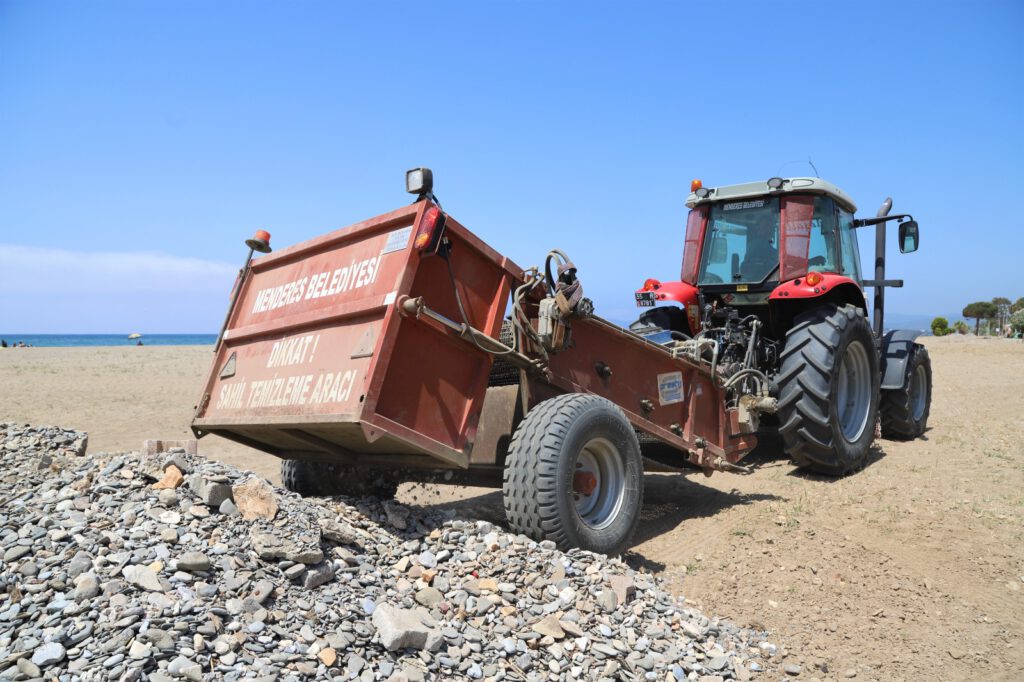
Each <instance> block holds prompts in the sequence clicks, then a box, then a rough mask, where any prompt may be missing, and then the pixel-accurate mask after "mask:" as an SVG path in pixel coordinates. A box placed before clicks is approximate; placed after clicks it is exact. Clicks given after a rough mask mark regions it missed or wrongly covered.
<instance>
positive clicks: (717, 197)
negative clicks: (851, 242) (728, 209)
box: [686, 178, 857, 213]
mask: <svg viewBox="0 0 1024 682" xmlns="http://www.w3.org/2000/svg"><path fill="white" fill-rule="evenodd" d="M781 180H782V187H781V188H779V189H772V188H771V187H769V186H768V180H759V181H757V182H744V183H742V184H739V185H723V186H721V187H707V188H706V189H707V190H708V195H707V196H706V197H698V196H697V194H696V193H695V192H690V196H688V197H686V205H687V207H689V208H693V207H694V206H699V205H701V204H710V203H713V202H716V201H721V200H723V199H747V198H753V197H763V196H772V195H776V194H788V193H800V194H826V195H828V196H830V197H832V198H833V199H834V200H835V201H836V203H838V204H839V205H840V206H841V207H842V208H845V209H847V210H848V211H850V212H851V213H855V212H856V211H857V205H856V204H855V203H853V199H851V198H850V195H848V194H847V193H846V192H844V191H843V190H841V189H839V188H838V187H836V186H835V185H833V184H832V183H831V182H826V181H825V180H822V179H821V178H781Z"/></svg>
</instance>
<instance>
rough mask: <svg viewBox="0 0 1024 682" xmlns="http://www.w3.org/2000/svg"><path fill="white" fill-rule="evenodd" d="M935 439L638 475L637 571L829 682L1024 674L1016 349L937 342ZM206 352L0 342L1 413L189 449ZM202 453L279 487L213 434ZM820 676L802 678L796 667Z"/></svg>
mask: <svg viewBox="0 0 1024 682" xmlns="http://www.w3.org/2000/svg"><path fill="white" fill-rule="evenodd" d="M926 344H927V346H928V348H929V350H930V352H931V355H932V362H933V366H934V372H935V391H934V399H933V406H932V413H931V420H930V424H929V425H930V429H929V431H928V433H927V434H926V437H925V438H923V439H919V440H916V441H912V442H893V441H879V442H878V443H877V447H876V448H875V450H874V453H873V456H872V458H871V459H872V461H871V463H870V464H869V465H868V466H867V468H866V469H864V470H863V471H861V472H858V473H856V474H854V475H852V476H849V477H846V478H843V479H827V478H819V477H811V476H806V475H803V474H801V473H800V472H799V471H798V470H797V469H795V468H794V467H793V466H792V464H791V463H790V462H789V461H788V460H787V459H786V457H785V456H784V455H783V453H782V452H781V448H780V447H779V444H778V443H777V442H772V440H771V439H764V440H763V441H762V445H761V446H760V447H759V448H758V449H757V451H755V453H754V454H753V455H752V457H751V458H750V461H751V462H752V463H753V465H754V466H755V472H754V473H753V474H752V475H750V476H738V475H728V474H716V475H715V476H713V477H711V478H709V479H705V478H704V477H703V476H700V475H699V474H697V475H692V476H670V475H657V476H648V477H647V485H646V488H647V492H646V496H647V498H646V506H645V510H644V520H643V522H642V524H641V530H640V532H639V534H638V537H637V538H636V545H635V547H634V550H633V551H632V552H631V553H630V554H629V555H628V559H629V561H630V562H631V563H632V564H633V565H634V566H636V567H638V568H643V569H645V570H647V571H650V572H653V573H657V574H659V575H661V576H662V577H664V578H665V579H666V580H667V581H668V582H669V584H670V585H671V586H672V588H673V589H674V590H676V591H677V592H678V593H680V594H684V595H685V596H686V597H687V598H689V599H690V600H692V601H693V602H694V603H696V604H697V605H699V606H700V607H701V608H704V609H706V610H707V611H708V612H710V613H715V614H716V615H720V616H723V617H727V618H730V619H733V620H734V621H736V622H738V623H741V624H745V625H747V624H750V625H756V626H759V627H762V626H763V627H765V628H767V629H769V630H770V631H772V632H773V633H776V634H777V635H778V639H779V640H780V641H782V642H783V643H784V644H785V645H786V646H787V647H788V649H789V650H790V651H792V652H793V660H795V661H797V662H799V663H800V664H801V665H803V666H804V669H805V670H811V671H816V674H817V675H818V676H819V677H820V678H822V679H830V678H831V679H839V678H843V677H844V675H846V674H847V673H850V672H852V673H854V674H856V675H857V676H858V679H909V678H913V679H921V678H933V677H938V678H941V679H966V678H969V677H971V676H973V675H975V674H977V673H978V672H979V671H985V674H986V676H989V677H994V678H1004V679H1014V678H1016V679H1019V675H1020V674H1021V670H1022V668H1024V646H1022V645H1021V642H1022V641H1024V549H1022V547H1024V542H1022V540H1024V524H1022V521H1024V492H1022V491H1024V445H1022V444H1024V426H1022V422H1021V420H1020V415H1021V414H1022V413H1024V393H1022V391H1021V377H1022V376H1024V344H1021V343H1019V342H1014V341H1009V340H996V339H974V338H970V337H947V338H943V339H934V338H929V339H927V340H926ZM210 357H211V353H210V349H209V348H208V347H142V348H135V347H129V348H73V349H60V348H32V349H16V350H5V351H0V395H2V396H3V402H2V405H0V420H13V421H18V422H30V423H33V424H58V425H61V426H65V427H70V428H75V429H82V430H86V431H88V432H89V438H90V440H89V450H90V451H91V452H98V451H120V450H131V449H138V448H139V447H140V446H141V444H142V441H143V439H146V438H165V439H168V438H189V437H191V435H190V432H189V430H188V423H189V419H190V416H191V413H192V407H193V405H194V404H195V401H196V398H197V396H198V393H199V390H200V384H201V381H202V379H203V376H204V373H205V372H206V371H207V369H208V363H209V361H210ZM199 451H200V454H203V455H205V456H207V457H210V458H217V459H221V460H224V461H227V462H230V463H232V464H235V465H237V466H240V467H244V468H247V469H250V470H254V471H256V472H258V473H260V474H261V475H263V476H266V477H268V478H270V479H271V480H274V481H275V482H276V481H278V480H279V479H278V462H277V461H276V460H275V459H274V458H273V457H271V456H268V455H265V454H262V453H259V452H256V451H252V450H249V449H247V448H244V447H241V446H238V445H235V444H233V443H230V442H227V441H224V440H222V439H218V438H214V437H210V438H205V439H203V440H202V441H200V449H199ZM400 500H401V501H404V502H406V503H408V504H414V505H420V506H427V507H446V508H449V507H454V508H455V509H456V510H457V511H458V512H459V513H460V514H462V515H464V516H467V517H470V518H484V519H487V520H491V521H495V522H498V523H501V522H502V520H503V519H502V507H501V501H500V493H498V492H495V491H491V490H484V489H472V488H463V489H454V488H445V487H438V488H430V487H422V486H410V485H406V486H403V488H402V490H401V491H400ZM805 676H806V677H810V676H811V675H805Z"/></svg>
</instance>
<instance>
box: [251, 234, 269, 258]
mask: <svg viewBox="0 0 1024 682" xmlns="http://www.w3.org/2000/svg"><path fill="white" fill-rule="evenodd" d="M245 245H246V246H248V247H249V248H250V249H252V250H253V251H259V252H260V253H270V233H269V232H267V231H266V230H256V234H254V235H253V236H252V239H246V240H245Z"/></svg>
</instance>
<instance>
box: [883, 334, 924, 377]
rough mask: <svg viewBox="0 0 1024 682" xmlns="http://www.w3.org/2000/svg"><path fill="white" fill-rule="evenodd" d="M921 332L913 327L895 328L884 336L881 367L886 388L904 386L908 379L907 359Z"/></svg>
mask: <svg viewBox="0 0 1024 682" xmlns="http://www.w3.org/2000/svg"><path fill="white" fill-rule="evenodd" d="M920 335H921V332H919V331H914V330H912V329H894V330H893V331H891V332H888V333H887V334H885V335H884V336H883V337H882V343H881V348H880V350H881V358H880V359H881V365H882V367H881V369H882V385H881V388H882V389H884V390H889V389H898V388H903V383H904V381H906V374H907V361H908V360H909V359H910V352H911V351H912V350H913V349H914V341H915V340H917V337H919V336H920Z"/></svg>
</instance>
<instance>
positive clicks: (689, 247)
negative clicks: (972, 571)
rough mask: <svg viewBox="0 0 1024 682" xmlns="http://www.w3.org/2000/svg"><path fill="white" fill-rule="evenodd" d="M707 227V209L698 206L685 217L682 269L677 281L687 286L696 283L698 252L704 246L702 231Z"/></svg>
mask: <svg viewBox="0 0 1024 682" xmlns="http://www.w3.org/2000/svg"><path fill="white" fill-rule="evenodd" d="M707 225H708V207H707V206H699V207H697V208H695V209H692V210H691V211H690V214H689V215H688V216H687V217H686V239H685V241H684V242H683V267H682V270H681V271H680V274H679V279H681V280H683V281H684V282H687V283H688V284H696V283H697V273H698V271H699V269H700V250H701V247H702V246H703V244H704V230H705V228H706V227H707Z"/></svg>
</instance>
